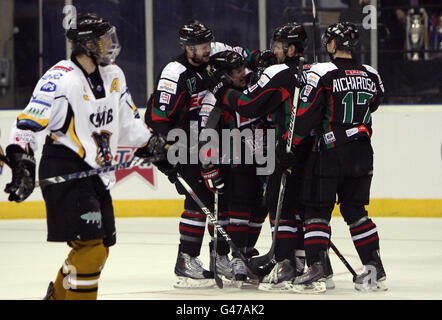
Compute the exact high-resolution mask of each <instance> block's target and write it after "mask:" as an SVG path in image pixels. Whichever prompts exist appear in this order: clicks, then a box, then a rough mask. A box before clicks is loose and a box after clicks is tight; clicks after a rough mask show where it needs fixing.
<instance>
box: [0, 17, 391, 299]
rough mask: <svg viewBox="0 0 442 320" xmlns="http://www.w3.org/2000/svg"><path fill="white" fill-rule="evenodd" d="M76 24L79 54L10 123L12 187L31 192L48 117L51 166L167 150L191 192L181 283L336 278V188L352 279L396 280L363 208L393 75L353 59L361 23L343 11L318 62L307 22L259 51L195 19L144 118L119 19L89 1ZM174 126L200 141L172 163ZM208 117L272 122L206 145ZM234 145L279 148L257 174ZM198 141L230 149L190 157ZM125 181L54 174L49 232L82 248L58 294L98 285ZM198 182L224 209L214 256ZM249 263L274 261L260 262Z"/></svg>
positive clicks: (42, 172)
mask: <svg viewBox="0 0 442 320" xmlns="http://www.w3.org/2000/svg"><path fill="white" fill-rule="evenodd" d="M76 26H77V28H75V29H74V28H71V29H68V30H67V32H66V36H67V38H68V39H69V40H70V41H71V42H72V44H73V52H72V55H71V58H70V59H68V60H62V61H60V62H58V63H57V64H55V65H54V66H53V67H52V68H51V69H50V70H48V71H47V72H46V73H45V74H44V76H43V77H42V78H41V79H40V80H39V82H38V83H37V86H36V87H35V90H34V93H33V96H32V98H31V100H30V102H29V104H28V105H27V107H26V108H25V109H24V110H23V111H22V112H21V113H20V115H19V116H18V118H17V120H16V122H15V124H14V126H13V128H12V132H11V143H10V144H9V145H8V146H7V148H6V156H5V157H4V160H5V162H6V163H7V164H8V165H9V166H10V167H11V169H12V174H13V177H12V181H11V183H9V184H8V185H7V186H6V189H5V191H6V192H7V193H9V194H10V195H9V200H10V201H16V202H21V201H24V200H25V199H26V198H27V197H28V196H29V195H30V194H31V193H32V191H33V189H34V187H35V175H36V173H35V171H36V161H35V158H34V156H33V155H34V151H35V150H36V149H37V148H38V139H37V135H39V134H41V132H43V131H44V132H46V140H45V143H44V146H43V151H42V158H41V160H40V163H39V179H40V180H41V179H46V178H49V177H53V176H59V175H66V174H70V173H75V172H79V171H82V170H88V169H93V168H100V167H104V166H109V165H112V159H113V157H114V155H115V154H116V150H117V148H118V146H119V145H124V146H132V147H136V148H138V149H137V151H136V153H135V155H136V156H137V157H139V158H144V159H146V161H150V160H149V159H152V157H153V156H158V155H161V156H162V157H161V158H159V159H160V160H157V161H155V162H154V163H153V164H154V165H155V166H156V167H157V168H158V169H159V170H160V171H161V172H162V173H163V174H165V175H166V176H167V177H168V179H169V181H170V182H171V183H174V184H175V187H176V189H177V192H178V193H179V194H182V195H184V196H185V201H184V210H183V212H182V214H181V218H180V222H179V234H180V243H179V248H178V256H177V259H176V264H175V270H174V272H175V275H176V277H177V279H176V282H175V283H174V287H175V288H209V287H214V286H215V285H216V284H218V281H217V280H219V279H221V280H222V281H223V283H224V285H234V286H237V287H242V286H248V285H257V286H258V289H260V290H264V291H281V292H297V293H304V292H307V293H311V292H314V293H319V292H325V291H326V290H329V289H333V288H334V286H335V285H334V282H333V279H332V278H333V270H332V267H331V264H330V259H329V247H330V236H331V228H330V218H331V213H332V211H333V208H334V206H335V203H336V201H337V202H338V203H339V204H340V211H341V214H342V216H343V217H344V220H345V222H346V223H347V224H348V226H349V230H350V234H351V237H352V240H353V242H354V245H355V248H356V250H357V252H358V254H359V257H360V259H361V262H362V264H363V265H364V266H365V268H364V271H363V272H362V273H361V274H360V275H357V276H355V277H354V278H353V281H354V283H355V288H356V289H357V290H360V291H367V290H368V291H378V290H386V286H385V279H386V275H385V271H384V268H383V265H382V262H381V258H380V255H379V237H378V233H377V229H376V225H375V224H374V223H373V221H372V220H371V219H370V218H369V217H368V214H367V211H366V210H365V205H367V204H368V203H369V192H370V185H371V179H372V173H373V150H372V147H371V143H370V137H371V134H372V128H371V113H372V112H374V111H376V109H377V108H378V106H379V105H380V103H381V101H382V96H383V92H384V88H383V85H382V82H381V79H380V77H379V74H378V72H377V71H376V70H375V69H373V68H372V67H370V66H368V65H363V64H360V63H359V62H357V61H356V60H355V59H354V58H353V57H352V49H353V48H354V47H355V46H356V44H357V42H358V37H359V36H358V30H357V28H356V27H355V26H354V25H353V24H351V23H346V22H343V23H336V24H333V25H330V26H329V27H328V28H327V29H326V31H325V33H324V34H323V36H322V44H323V46H324V49H325V50H326V51H327V52H328V54H329V56H330V59H331V62H327V63H315V64H307V63H303V62H304V57H303V54H304V49H305V48H306V44H307V38H308V36H307V34H306V32H305V29H304V27H303V26H302V25H301V24H298V23H295V22H291V23H287V24H285V25H283V26H280V27H278V28H276V29H275V30H274V32H273V36H272V45H271V48H270V49H269V50H265V51H259V50H250V49H248V48H243V47H233V46H229V45H227V44H223V43H220V42H215V41H214V35H213V33H212V31H211V30H210V29H209V28H208V27H207V26H205V25H204V24H203V23H201V22H199V21H191V22H189V23H187V24H185V25H183V26H182V27H181V28H180V29H179V43H180V44H181V47H182V48H183V52H182V54H181V55H179V56H178V57H176V58H174V59H172V60H171V61H170V62H169V63H168V64H167V65H166V66H165V67H164V69H163V70H162V71H161V74H160V75H159V78H158V80H157V82H156V87H155V90H154V92H153V93H152V95H151V96H150V98H149V100H148V102H147V109H146V112H145V119H144V120H145V121H144V122H143V121H142V119H141V118H140V116H139V114H138V112H137V108H136V107H135V105H134V103H133V101H132V98H131V94H130V92H129V89H128V88H127V85H126V80H125V76H124V73H123V72H122V70H121V69H120V68H119V67H118V66H117V65H116V64H115V63H114V61H115V59H116V57H117V56H118V54H119V52H120V46H119V43H118V38H117V36H116V29H115V27H114V26H112V25H111V24H110V22H108V21H106V20H105V19H103V18H101V17H99V16H97V15H95V14H91V13H88V14H82V15H79V16H78V17H77V21H76ZM174 129H182V130H184V131H185V132H186V133H187V137H188V138H189V144H188V149H187V150H186V152H185V157H184V158H185V160H184V161H181V162H178V163H173V164H172V163H171V162H170V161H168V158H167V153H168V150H170V149H171V148H172V147H173V146H174V143H176V142H175V141H168V140H167V139H166V137H167V136H168V134H169V133H170V132H171V130H174ZM208 129H212V130H215V131H217V132H221V131H222V130H225V129H229V130H233V129H238V130H237V131H236V132H241V131H242V130H245V129H249V130H251V131H252V132H255V133H257V132H260V133H262V134H261V135H259V136H258V134H255V136H253V137H252V139H250V137H249V138H248V137H244V136H242V135H238V136H236V135H231V136H230V139H229V140H227V141H224V140H223V141H222V144H227V146H225V145H223V146H221V145H219V144H218V148H207V149H206V150H204V152H202V150H201V149H202V144H201V143H197V144H196V145H195V144H194V145H192V143H191V141H195V139H192V138H194V137H193V136H192V135H198V132H199V131H204V130H208ZM256 129H260V130H256ZM269 130H273V131H274V132H275V135H274V141H269V138H268V137H269V135H266V134H265V133H266V132H267V131H269ZM290 140H291V141H290ZM238 144H239V146H240V147H239V149H235V147H236V146H237V145H238ZM271 146H276V147H275V148H271ZM232 149H235V150H239V151H238V152H239V153H242V156H243V157H242V159H244V153H246V152H252V153H254V152H264V153H271V152H274V157H275V159H276V161H275V163H276V165H275V169H274V170H273V171H272V172H268V174H257V170H258V169H259V167H260V166H262V164H260V163H244V161H242V162H235V161H234V160H235V157H240V158H241V154H240V155H238V154H236V153H235V151H233V152H231V153H228V154H224V153H223V152H221V150H232ZM246 150H247V151H246ZM194 152H197V153H200V152H202V153H203V157H202V158H204V157H206V158H207V159H209V158H210V159H217V160H218V161H200V162H198V163H193V162H192V161H190V157H191V156H192V153H194ZM270 156H273V155H270ZM226 157H227V158H228V159H226ZM180 179H183V180H184V181H186V182H187V184H188V187H190V188H191V191H192V192H191V193H193V195H192V194H191V193H189V190H188V188H186V187H185V186H184V185H183V184H182V183H180ZM282 180H283V183H282ZM114 183H115V176H114V174H113V173H112V172H110V173H105V174H100V175H95V176H88V177H85V178H82V179H73V180H70V181H67V182H63V183H59V184H53V185H51V184H49V185H46V186H42V187H41V189H42V194H43V198H44V200H45V203H46V211H47V224H48V241H59V242H67V243H68V245H69V246H70V247H71V251H70V253H69V255H68V257H67V259H66V260H65V262H64V263H63V264H62V266H61V268H60V270H59V271H58V274H57V277H56V280H55V281H54V282H51V283H50V284H49V288H48V292H47V295H46V297H45V298H46V299H56V300H59V299H96V298H97V292H98V280H99V278H100V273H101V270H102V269H103V266H104V264H105V262H106V259H107V256H108V254H109V247H110V246H112V245H114V244H115V243H116V230H115V221H114V212H113V207H112V199H111V196H110V193H109V189H110V188H111V187H112V186H113V184H114ZM281 189H282V191H283V192H282V196H281ZM194 195H197V197H198V198H199V199H200V200H201V202H202V203H204V205H205V206H206V207H207V208H208V210H210V211H211V212H216V222H214V223H212V222H211V221H209V223H208V231H209V234H210V236H211V241H210V244H209V248H210V257H211V258H210V266H209V268H208V269H205V268H203V265H202V262H201V261H200V259H199V258H198V257H199V256H200V254H201V247H202V242H203V236H204V233H205V228H206V220H207V212H206V211H205V210H204V208H202V206H201V205H200V204H199V203H197V202H196V201H195V200H194V197H193V196H194ZM207 208H206V209H207ZM267 217H268V218H269V221H270V224H271V230H272V235H273V237H272V243H269V247H270V246H271V251H269V253H271V254H270V256H267V257H266V256H261V257H260V253H259V252H258V250H257V249H256V248H255V246H256V244H257V241H258V238H259V236H260V234H261V233H262V232H261V228H262V226H263V224H264V223H265V221H266V219H267ZM217 225H218V226H221V227H222V229H223V230H224V231H225V232H220V231H216V230H218V226H217ZM231 243H233V244H234V247H232V245H231ZM233 248H234V249H235V250H233ZM259 258H263V259H259ZM264 258H265V259H264ZM251 261H254V262H257V261H261V262H262V263H261V264H259V263H258V266H257V263H255V264H254V267H252V265H251V263H250V262H251ZM256 266H257V267H256ZM218 286H219V284H218Z"/></svg>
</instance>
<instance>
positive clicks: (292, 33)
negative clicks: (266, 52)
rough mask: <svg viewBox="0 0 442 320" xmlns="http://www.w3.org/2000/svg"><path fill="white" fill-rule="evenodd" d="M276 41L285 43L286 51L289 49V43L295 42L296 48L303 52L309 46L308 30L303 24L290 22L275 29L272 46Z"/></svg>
mask: <svg viewBox="0 0 442 320" xmlns="http://www.w3.org/2000/svg"><path fill="white" fill-rule="evenodd" d="M275 41H278V42H281V43H282V44H283V46H284V52H286V51H287V49H288V47H289V45H291V44H294V45H295V47H296V50H297V51H298V52H301V53H302V52H304V49H305V48H306V47H307V32H305V29H304V27H303V26H302V24H299V23H296V22H289V23H286V24H284V25H282V26H280V27H277V28H276V29H275V30H274V31H273V37H272V47H273V43H274V42H275Z"/></svg>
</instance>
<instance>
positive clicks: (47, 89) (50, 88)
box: [40, 81, 57, 92]
mask: <svg viewBox="0 0 442 320" xmlns="http://www.w3.org/2000/svg"><path fill="white" fill-rule="evenodd" d="M56 89H57V85H56V84H55V83H53V82H51V81H49V82H46V83H45V84H44V85H42V86H41V88H40V91H44V92H54V91H55V90H56Z"/></svg>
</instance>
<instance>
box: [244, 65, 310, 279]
mask: <svg viewBox="0 0 442 320" xmlns="http://www.w3.org/2000/svg"><path fill="white" fill-rule="evenodd" d="M303 65H304V58H303V57H300V58H299V66H298V74H297V81H300V79H301V75H302V69H303ZM299 91H300V86H299V85H297V86H296V88H295V93H294V95H293V108H292V112H291V114H290V125H289V130H288V137H287V144H286V152H287V153H289V152H290V150H291V149H292V143H293V134H294V129H295V120H296V112H297V110H298V100H299ZM289 172H290V171H289ZM286 180H287V172H283V173H282V176H281V184H280V186H279V195H278V204H277V206H276V215H275V224H274V227H273V228H274V229H273V238H272V245H271V247H270V250H269V252H267V253H266V254H265V255H263V256H259V257H255V258H251V259H250V262H249V267H250V269H252V271H253V272H254V273H257V271H258V267H259V266H263V265H266V264H268V263H269V262H270V261H271V260H272V259H273V256H274V254H275V244H276V238H277V235H278V228H279V222H280V220H281V211H282V203H283V200H284V192H285V185H286Z"/></svg>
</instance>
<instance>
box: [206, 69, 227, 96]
mask: <svg viewBox="0 0 442 320" xmlns="http://www.w3.org/2000/svg"><path fill="white" fill-rule="evenodd" d="M210 82H211V86H210V89H209V91H210V92H212V94H213V95H214V96H215V98H216V99H217V100H220V99H222V97H223V96H224V94H225V93H226V91H227V90H228V89H229V88H230V87H231V86H232V78H230V76H229V75H228V74H227V73H225V72H224V71H221V70H217V71H215V72H213V73H212V74H211V75H210Z"/></svg>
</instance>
